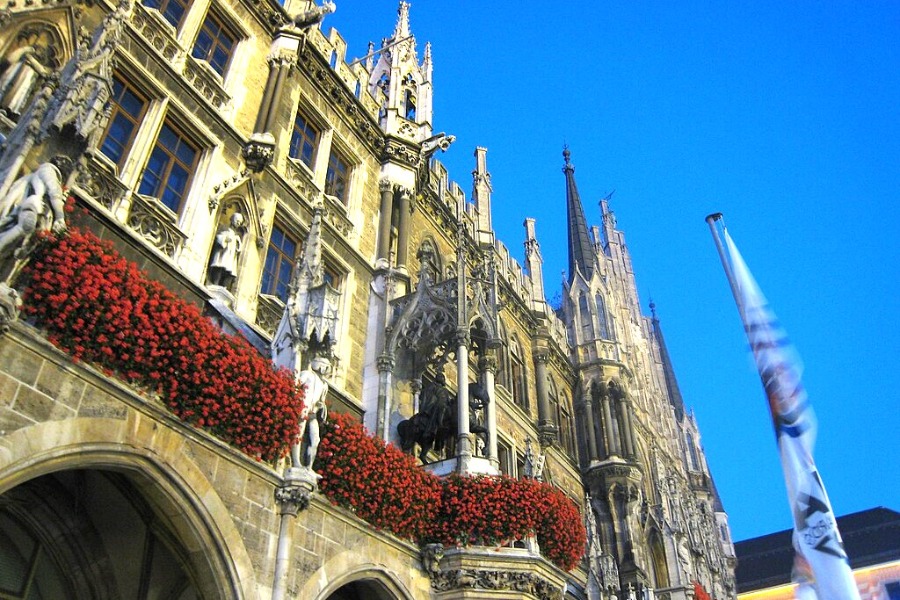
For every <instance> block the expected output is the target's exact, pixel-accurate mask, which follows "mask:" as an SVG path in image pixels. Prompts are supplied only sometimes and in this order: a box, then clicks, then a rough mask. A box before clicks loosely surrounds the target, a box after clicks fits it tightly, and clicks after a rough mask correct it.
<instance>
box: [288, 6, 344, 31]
mask: <svg viewBox="0 0 900 600" xmlns="http://www.w3.org/2000/svg"><path fill="white" fill-rule="evenodd" d="M336 8H337V7H336V6H335V4H334V2H330V1H329V0H325V1H324V2H322V6H313V8H311V9H309V10H305V11H303V12H301V13H298V14H296V15H294V17H293V19H292V20H293V22H294V27H298V28H300V29H308V28H310V27H312V26H313V25H315V24H317V23H321V22H322V20H323V19H324V18H325V16H326V15H329V14H331V13H333V12H334V11H335V9H336Z"/></svg>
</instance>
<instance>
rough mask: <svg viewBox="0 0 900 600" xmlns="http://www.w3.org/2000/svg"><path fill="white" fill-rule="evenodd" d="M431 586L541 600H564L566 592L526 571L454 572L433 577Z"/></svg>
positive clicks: (446, 572)
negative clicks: (496, 591) (529, 596)
mask: <svg viewBox="0 0 900 600" xmlns="http://www.w3.org/2000/svg"><path fill="white" fill-rule="evenodd" d="M431 587H432V589H434V590H435V591H438V592H445V591H449V590H459V589H476V590H509V591H512V592H521V593H525V594H531V595H532V596H534V597H535V598H538V599H539V600H561V598H562V597H563V590H562V589H560V588H558V587H556V586H555V585H553V584H552V583H551V582H549V581H547V580H546V579H544V578H543V577H541V576H539V575H536V574H534V573H530V572H524V571H491V570H486V569H454V570H451V571H438V572H436V573H432V574H431Z"/></svg>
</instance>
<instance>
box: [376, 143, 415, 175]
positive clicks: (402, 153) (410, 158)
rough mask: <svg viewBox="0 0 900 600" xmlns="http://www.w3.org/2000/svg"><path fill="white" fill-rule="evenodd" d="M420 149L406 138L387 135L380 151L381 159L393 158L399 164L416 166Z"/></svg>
mask: <svg viewBox="0 0 900 600" xmlns="http://www.w3.org/2000/svg"><path fill="white" fill-rule="evenodd" d="M419 157H420V151H419V149H418V148H417V147H416V145H415V144H413V143H411V142H408V141H406V140H401V139H398V138H394V137H388V138H387V139H386V143H385V145H384V150H383V151H382V157H381V158H382V160H393V161H396V162H399V163H401V164H404V165H407V166H410V167H414V168H416V167H418V166H419Z"/></svg>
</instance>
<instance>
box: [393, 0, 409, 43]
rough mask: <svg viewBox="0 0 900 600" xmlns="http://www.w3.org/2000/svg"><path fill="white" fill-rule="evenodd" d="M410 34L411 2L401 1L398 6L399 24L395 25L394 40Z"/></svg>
mask: <svg viewBox="0 0 900 600" xmlns="http://www.w3.org/2000/svg"><path fill="white" fill-rule="evenodd" d="M408 35H409V2H401V3H400V6H399V7H398V8H397V24H396V25H395V26H394V40H402V39H403V38H405V37H406V36H408Z"/></svg>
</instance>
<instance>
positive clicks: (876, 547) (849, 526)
mask: <svg viewBox="0 0 900 600" xmlns="http://www.w3.org/2000/svg"><path fill="white" fill-rule="evenodd" d="M837 523H838V529H839V530H840V532H841V537H842V538H843V540H844V549H845V550H846V551H847V556H848V557H849V558H850V567H851V568H852V569H854V570H856V569H860V568H863V567H868V566H871V565H877V564H880V563H885V562H889V561H892V560H900V513H898V512H897V511H894V510H891V509H889V508H884V507H882V506H879V507H877V508H870V509H868V510H864V511H860V512H856V513H852V514H849V515H844V516H843V517H838V519H837ZM791 532H792V530H790V529H786V530H784V531H779V532H776V533H770V534H768V535H764V536H760V537H756V538H751V539H749V540H743V541H741V542H737V543H735V545H734V549H735V553H736V555H737V559H738V566H737V570H736V572H735V576H736V579H737V589H738V593H743V592H750V591H753V590H759V589H763V588H768V587H773V586H777V585H784V584H786V583H790V581H791V567H792V565H793V562H794V548H793V546H792V545H791Z"/></svg>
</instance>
